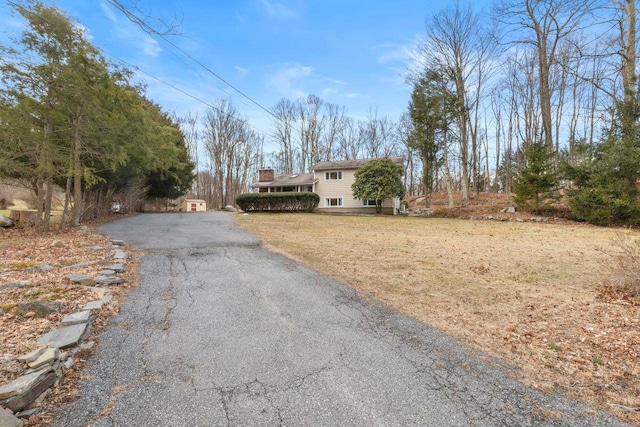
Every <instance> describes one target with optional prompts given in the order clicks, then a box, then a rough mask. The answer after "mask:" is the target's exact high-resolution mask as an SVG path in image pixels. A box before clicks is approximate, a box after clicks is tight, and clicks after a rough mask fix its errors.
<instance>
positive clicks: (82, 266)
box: [65, 262, 89, 270]
mask: <svg viewBox="0 0 640 427" xmlns="http://www.w3.org/2000/svg"><path fill="white" fill-rule="evenodd" d="M88 266H89V264H87V263H86V262H81V263H79V264H73V265H70V266H68V267H65V268H66V269H67V270H78V269H80V268H86V267H88Z"/></svg>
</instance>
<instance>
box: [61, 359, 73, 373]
mask: <svg viewBox="0 0 640 427" xmlns="http://www.w3.org/2000/svg"><path fill="white" fill-rule="evenodd" d="M74 361H75V359H74V358H73V357H69V358H68V359H67V360H65V361H64V363H63V364H62V366H64V368H65V369H66V370H67V371H68V370H69V369H70V368H71V366H73V362H74Z"/></svg>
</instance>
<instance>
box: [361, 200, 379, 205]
mask: <svg viewBox="0 0 640 427" xmlns="http://www.w3.org/2000/svg"><path fill="white" fill-rule="evenodd" d="M362 206H376V201H375V199H372V200H363V201H362Z"/></svg>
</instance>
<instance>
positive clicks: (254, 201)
mask: <svg viewBox="0 0 640 427" xmlns="http://www.w3.org/2000/svg"><path fill="white" fill-rule="evenodd" d="M318 203H320V196H318V195H317V194H316V193H309V192H304V193H245V194H241V195H239V196H238V197H236V204H237V205H238V206H240V209H242V210H243V211H245V212H313V210H314V209H315V208H316V207H317V206H318Z"/></svg>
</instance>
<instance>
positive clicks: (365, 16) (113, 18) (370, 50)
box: [0, 0, 475, 131]
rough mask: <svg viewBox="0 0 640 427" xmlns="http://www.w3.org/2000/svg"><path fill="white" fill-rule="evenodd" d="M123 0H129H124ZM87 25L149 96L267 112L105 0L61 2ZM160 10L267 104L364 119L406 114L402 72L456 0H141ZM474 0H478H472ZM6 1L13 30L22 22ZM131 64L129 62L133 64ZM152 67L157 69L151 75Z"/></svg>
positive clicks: (165, 102)
mask: <svg viewBox="0 0 640 427" xmlns="http://www.w3.org/2000/svg"><path fill="white" fill-rule="evenodd" d="M121 2H122V3H123V4H125V5H129V4H131V1H129V0H121ZM55 4H56V5H57V6H58V7H59V8H61V9H63V10H65V11H66V12H67V13H68V14H69V15H70V16H72V17H74V18H75V19H77V20H78V21H80V23H82V24H83V25H84V26H86V27H87V31H88V33H87V34H88V35H89V37H90V39H91V42H92V43H93V44H94V45H95V46H97V47H98V48H100V49H101V50H102V51H103V53H104V54H105V56H106V57H107V58H109V59H111V60H113V61H118V60H123V61H126V62H127V63H128V64H131V65H133V66H136V67H139V69H140V72H139V73H138V75H139V77H140V79H142V80H143V81H144V82H145V83H146V84H147V85H148V91H147V96H148V97H149V98H150V99H152V100H153V101H155V102H156V103H158V104H159V105H161V106H162V107H163V108H164V109H165V110H166V111H175V112H176V113H177V114H178V115H185V114H187V113H189V112H192V113H199V114H200V116H202V114H203V112H204V111H205V110H206V108H207V107H206V106H205V105H203V104H202V103H199V102H198V101H196V100H194V99H192V98H190V97H188V96H187V95H185V94H183V93H180V92H179V91H176V90H174V89H172V88H171V87H169V86H167V85H164V84H162V83H160V82H159V81H157V80H156V79H154V77H155V78H157V79H160V80H162V81H165V82H167V83H170V84H171V85H174V86H176V87H178V88H180V89H181V90H182V91H184V92H187V93H189V94H191V95H193V96H195V97H197V98H199V99H202V100H204V101H207V102H213V101H215V100H216V99H220V98H230V99H231V100H232V102H233V103H234V105H235V106H236V108H237V109H238V110H239V111H240V113H241V114H242V115H243V116H244V117H245V118H247V119H248V120H249V122H250V123H251V124H252V125H253V126H254V127H256V128H258V129H260V130H263V131H268V130H269V123H270V121H269V119H268V116H267V114H266V113H265V112H264V111H262V110H261V109H260V108H259V107H258V106H256V105H254V104H252V103H251V102H250V101H248V100H246V99H245V98H244V97H242V96H241V95H239V94H238V93H237V92H235V91H234V90H233V89H231V88H230V87H229V86H227V85H226V84H224V83H223V82H222V81H220V80H218V79H216V78H215V77H214V76H213V75H211V74H210V73H209V72H207V71H206V70H204V69H202V68H201V67H200V66H198V65H197V64H195V63H194V62H192V61H191V60H190V59H189V58H188V57H186V56H185V55H184V54H182V53H180V52H178V51H177V50H176V49H174V48H173V47H172V46H170V45H169V44H167V43H166V42H165V41H163V40H161V39H159V38H155V39H154V38H151V37H150V36H148V35H147V34H145V33H144V32H142V31H141V30H140V29H139V28H138V27H137V26H136V25H134V24H133V23H131V22H130V21H129V20H128V19H127V18H126V17H125V16H124V15H123V14H122V13H121V12H119V11H117V10H116V9H115V8H113V7H112V6H110V5H109V4H108V3H107V2H106V1H104V0H98V1H96V2H93V1H91V2H90V1H86V0H57V1H56V3H55ZM137 4H138V7H139V8H140V9H141V10H143V11H146V12H148V13H150V14H152V15H153V16H156V17H163V18H164V19H165V20H167V21H171V20H172V19H173V18H174V17H177V18H178V20H179V21H180V22H181V28H180V31H181V32H182V34H181V35H179V36H170V37H169V39H170V41H171V42H172V43H174V44H175V45H177V46H179V47H180V48H181V49H182V50H184V51H185V52H187V53H188V54H189V55H190V56H192V57H194V58H195V59H197V60H198V61H200V62H201V63H203V64H204V65H206V66H207V67H208V68H209V69H210V70H212V71H213V72H215V73H216V74H218V75H219V76H221V77H222V78H224V79H225V80H226V81H228V82H229V83H231V84H232V85H233V86H235V87H236V88H238V89H240V90H241V91H242V92H244V93H245V94H247V95H248V96H249V97H251V98H252V99H253V100H255V101H256V102H257V103H259V104H260V105H262V106H264V107H265V108H271V107H272V106H273V105H275V104H276V103H277V102H278V101H279V100H280V99H281V98H289V99H292V100H293V99H296V98H298V97H300V96H306V95H308V94H315V95H318V96H319V97H320V98H322V99H323V100H325V101H329V102H332V103H334V104H337V105H340V106H345V107H346V108H347V113H348V115H350V116H352V117H354V118H356V119H365V118H366V117H367V115H368V114H369V112H370V111H377V113H378V115H389V116H391V117H393V118H395V117H398V116H399V115H400V114H402V112H404V110H405V109H406V106H407V103H408V100H409V93H410V88H409V87H408V86H407V85H406V83H405V79H404V72H405V70H406V68H407V66H408V65H409V61H410V57H411V51H412V50H413V49H414V47H415V46H416V43H417V41H418V40H419V38H420V37H421V36H422V35H423V33H424V31H425V18H426V17H427V16H428V15H429V14H430V13H431V12H433V11H435V10H438V9H441V8H444V7H446V6H447V5H450V4H451V2H430V1H416V0H394V1H389V0H368V1H362V0H353V1H349V0H224V1H223V0H199V1H183V2H176V1H164V0H155V1H152V0H138V2H137ZM474 4H475V3H474ZM6 10H7V9H6V5H3V8H2V11H1V12H2V15H0V16H2V18H0V23H1V24H4V25H2V27H3V28H4V32H5V35H6V33H7V32H9V33H11V32H13V33H14V34H17V32H18V31H19V27H17V26H16V25H15V22H13V21H12V18H9V17H8V16H7V15H6ZM131 65H127V67H129V68H131ZM151 76H153V77H151Z"/></svg>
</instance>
